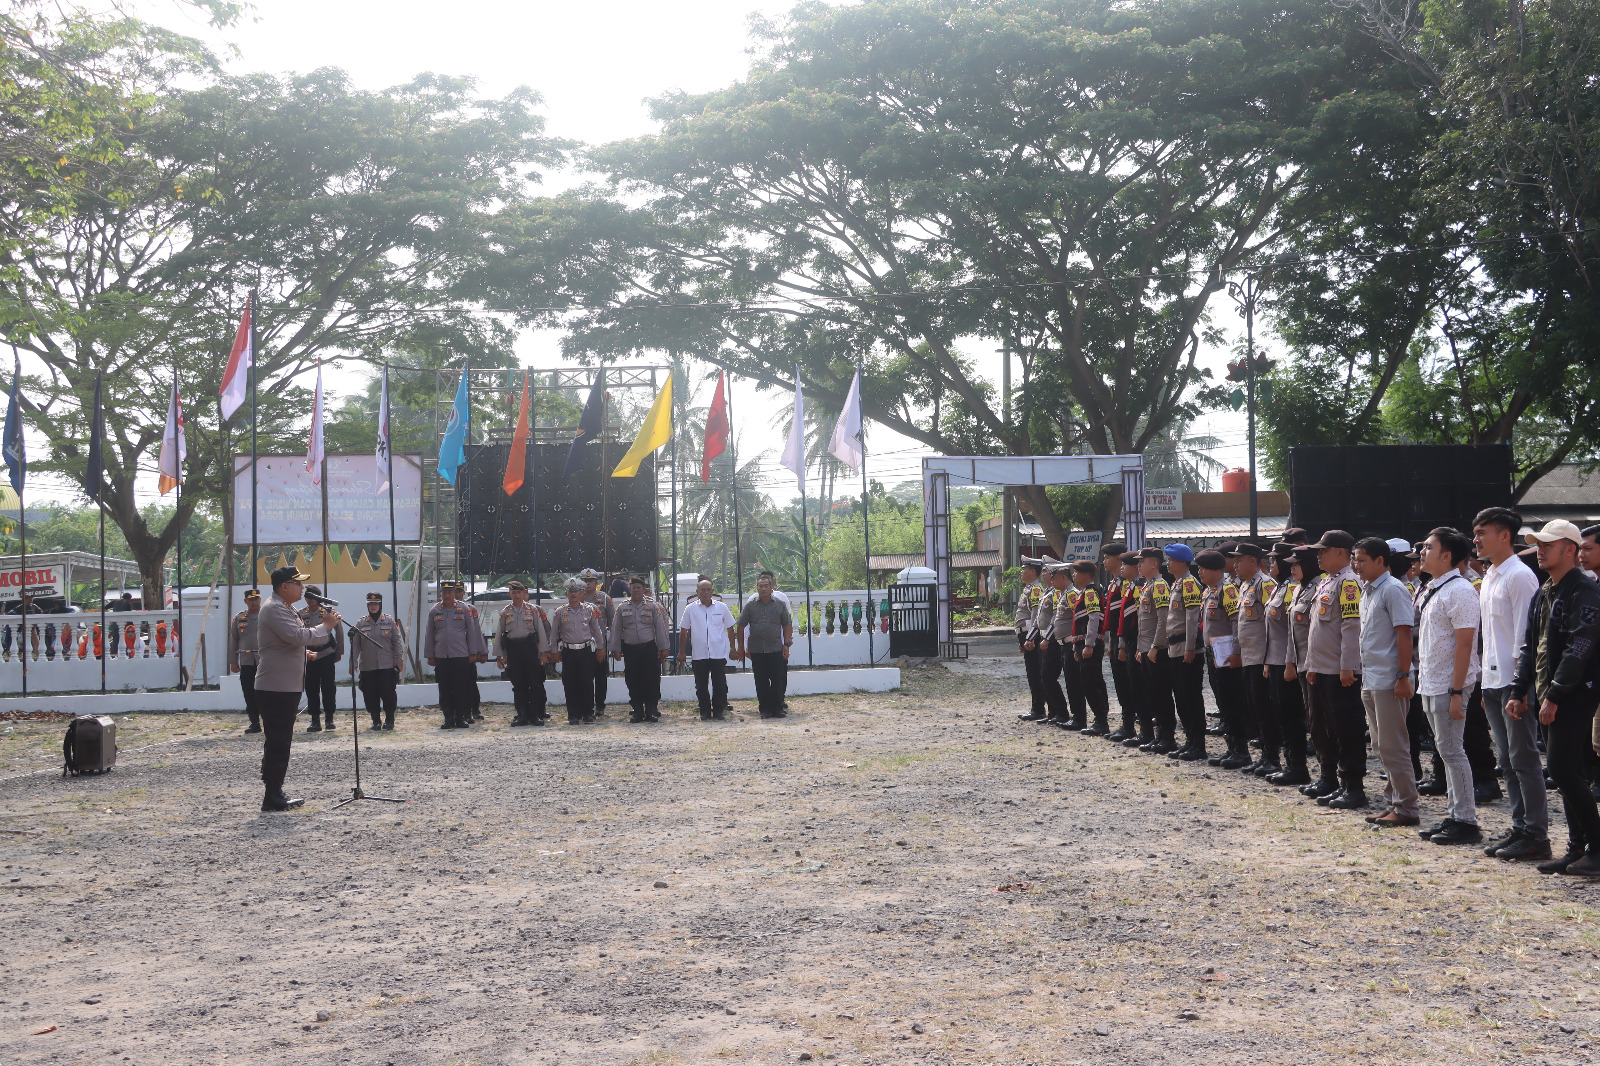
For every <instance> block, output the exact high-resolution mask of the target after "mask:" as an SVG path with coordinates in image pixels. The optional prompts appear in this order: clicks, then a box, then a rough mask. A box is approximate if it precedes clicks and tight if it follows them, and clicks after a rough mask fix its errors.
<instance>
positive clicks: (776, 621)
mask: <svg viewBox="0 0 1600 1066" xmlns="http://www.w3.org/2000/svg"><path fill="white" fill-rule="evenodd" d="M772 589H773V583H772V576H771V575H770V574H766V573H763V574H762V575H761V576H760V577H759V578H757V579H756V598H755V599H753V600H749V601H748V602H746V603H745V605H744V609H743V610H741V611H740V612H739V621H738V623H737V624H736V625H735V626H734V629H735V631H736V632H737V633H738V636H739V640H738V643H739V648H738V652H737V658H738V659H739V661H740V662H743V661H744V659H745V657H746V655H747V654H748V656H749V658H750V673H751V674H752V675H753V676H754V678H755V683H756V705H757V706H758V707H759V708H760V709H761V717H763V718H783V717H785V716H786V715H787V714H788V712H787V711H785V710H784V709H783V698H784V695H785V693H786V692H787V691H788V688H789V647H790V645H792V644H793V643H794V620H793V619H792V618H791V617H790V616H789V607H788V605H787V604H785V603H784V602H783V601H782V600H779V599H775V598H774V597H773V595H772ZM746 627H749V628H748V629H746ZM746 633H748V634H749V635H748V636H746Z"/></svg>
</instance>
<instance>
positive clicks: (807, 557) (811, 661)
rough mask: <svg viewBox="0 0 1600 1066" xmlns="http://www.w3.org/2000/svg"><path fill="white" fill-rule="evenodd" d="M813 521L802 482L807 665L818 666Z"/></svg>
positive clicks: (801, 501) (801, 506)
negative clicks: (814, 635)
mask: <svg viewBox="0 0 1600 1066" xmlns="http://www.w3.org/2000/svg"><path fill="white" fill-rule="evenodd" d="M810 525H811V521H810V519H809V518H807V516H806V483H805V480H804V479H802V480H801V482H800V554H801V560H802V565H803V566H804V568H805V576H806V665H807V666H809V667H813V668H814V667H815V666H816V665H817V657H816V652H815V650H814V649H813V648H812V641H811V531H810Z"/></svg>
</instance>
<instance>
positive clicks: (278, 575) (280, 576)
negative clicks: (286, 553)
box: [272, 566, 311, 588]
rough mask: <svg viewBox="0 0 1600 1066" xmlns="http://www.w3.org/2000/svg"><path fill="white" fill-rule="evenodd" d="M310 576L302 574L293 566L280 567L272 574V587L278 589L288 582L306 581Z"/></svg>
mask: <svg viewBox="0 0 1600 1066" xmlns="http://www.w3.org/2000/svg"><path fill="white" fill-rule="evenodd" d="M310 576H311V575H310V574H302V573H301V572H300V571H299V569H298V568H296V567H293V566H280V567H278V568H277V569H276V570H274V571H273V572H272V587H273V588H277V587H278V586H279V585H282V584H283V583H284V582H286V581H304V580H305V579H306V578H308V577H310Z"/></svg>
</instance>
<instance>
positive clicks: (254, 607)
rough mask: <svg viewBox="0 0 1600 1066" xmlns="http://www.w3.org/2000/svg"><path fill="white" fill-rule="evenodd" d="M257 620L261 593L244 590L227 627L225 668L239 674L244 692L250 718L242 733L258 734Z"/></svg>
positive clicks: (259, 730) (246, 709)
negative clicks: (248, 724)
mask: <svg viewBox="0 0 1600 1066" xmlns="http://www.w3.org/2000/svg"><path fill="white" fill-rule="evenodd" d="M260 618H261V593H260V591H258V590H256V589H246V590H245V594H244V610H242V611H240V612H239V613H238V614H236V615H234V616H233V622H232V624H230V625H229V626H228V668H229V669H230V670H237V671H239V687H240V688H241V689H243V690H244V713H245V714H248V715H249V716H250V726H249V728H247V729H246V730H245V732H246V733H259V732H261V710H260V707H259V706H258V705H257V703H256V623H257V622H258V621H259V620H260Z"/></svg>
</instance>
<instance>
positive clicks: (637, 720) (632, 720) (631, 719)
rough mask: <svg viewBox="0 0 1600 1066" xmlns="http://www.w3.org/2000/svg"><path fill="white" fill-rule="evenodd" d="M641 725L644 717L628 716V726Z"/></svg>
mask: <svg viewBox="0 0 1600 1066" xmlns="http://www.w3.org/2000/svg"><path fill="white" fill-rule="evenodd" d="M761 717H763V718H765V717H766V715H762V716H761ZM643 723H644V715H642V714H640V713H638V712H637V711H635V712H634V713H633V714H630V715H628V724H629V725H641V724H643Z"/></svg>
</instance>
